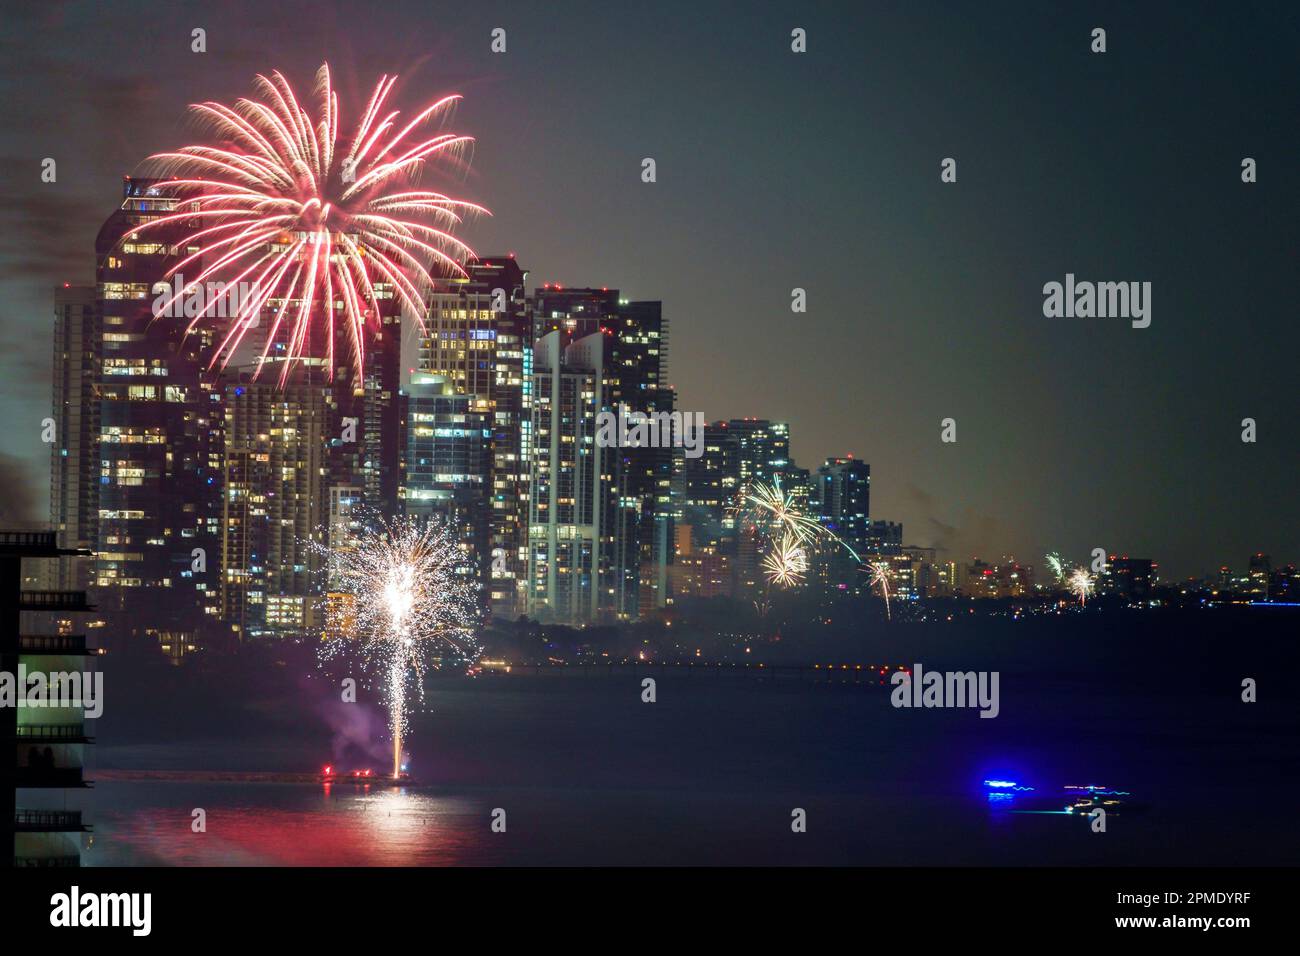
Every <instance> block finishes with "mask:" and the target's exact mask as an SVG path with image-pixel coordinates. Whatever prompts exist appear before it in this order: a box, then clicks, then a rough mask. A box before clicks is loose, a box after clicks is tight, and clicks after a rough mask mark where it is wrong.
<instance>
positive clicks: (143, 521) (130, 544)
mask: <svg viewBox="0 0 1300 956" xmlns="http://www.w3.org/2000/svg"><path fill="white" fill-rule="evenodd" d="M123 192H124V195H123V199H122V203H121V206H120V207H119V209H118V210H117V212H115V213H114V214H113V215H112V216H111V217H110V218H109V219H108V221H107V222H106V223H105V224H104V226H103V228H102V229H101V230H100V233H99V236H98V238H97V240H96V244H95V249H96V257H97V293H96V297H97V299H98V307H99V318H100V321H101V322H102V337H101V382H100V386H99V398H100V401H99V435H98V441H97V443H96V448H97V451H98V455H97V461H96V463H97V466H98V480H99V502H98V528H97V529H96V547H95V552H96V554H95V581H94V585H95V593H96V601H97V603H98V604H99V606H100V609H101V611H102V612H103V613H104V615H105V616H106V617H107V618H108V620H109V628H108V634H109V635H110V640H111V639H117V638H131V637H134V638H140V637H146V638H149V639H153V640H156V641H158V642H159V643H168V644H169V645H171V646H183V647H184V646H193V644H194V641H195V639H196V636H197V635H198V634H199V633H200V632H202V631H204V630H205V629H206V626H207V625H208V624H209V623H212V622H215V621H216V618H217V614H218V612H219V606H218V596H219V588H218V586H217V574H216V569H217V561H216V555H217V554H218V542H219V540H220V537H219V533H218V532H219V526H220V521H221V486H220V479H221V468H220V458H221V426H222V421H223V415H222V411H221V399H222V395H221V391H220V388H219V386H218V384H217V383H215V382H214V381H213V380H212V377H211V376H205V375H204V374H203V372H204V368H205V359H206V357H207V356H208V354H209V352H210V349H211V348H212V345H213V336H212V333H211V332H210V331H208V330H206V329H204V328H199V329H196V330H195V331H194V332H193V333H192V334H189V335H186V334H185V331H186V326H187V325H188V321H187V319H186V318H185V317H184V313H181V314H180V315H179V316H176V315H174V314H173V315H169V316H161V317H158V318H157V320H156V321H155V316H154V308H155V306H156V305H157V304H158V302H157V301H156V300H157V299H164V302H165V298H164V296H162V295H156V293H155V285H156V284H158V283H160V282H164V274H165V273H166V271H167V270H168V268H170V267H171V266H174V265H176V264H177V263H178V262H179V261H180V258H181V257H182V256H184V255H186V254H187V253H188V251H189V250H188V249H182V248H180V247H178V246H177V245H175V243H176V242H177V241H179V240H178V235H177V232H176V230H177V229H180V228H183V227H182V225H181V224H180V223H179V222H178V223H173V224H169V225H167V226H164V227H161V228H151V229H149V230H148V231H147V232H140V231H138V230H139V227H141V226H143V225H145V224H146V223H152V222H154V221H155V220H157V219H158V218H160V217H163V216H167V215H170V214H174V213H176V212H177V211H183V207H182V204H180V203H178V201H177V200H175V199H173V198H169V197H167V196H165V195H163V193H164V192H165V190H161V189H160V188H159V187H158V185H157V181H153V180H147V179H131V178H128V179H126V180H125V182H124V189H123ZM137 605H139V606H147V607H148V608H149V610H150V613H149V615H147V616H145V615H141V614H139V613H137V612H138V609H139V607H138V606H137Z"/></svg>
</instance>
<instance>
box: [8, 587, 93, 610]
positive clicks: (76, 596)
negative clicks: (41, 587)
mask: <svg viewBox="0 0 1300 956" xmlns="http://www.w3.org/2000/svg"><path fill="white" fill-rule="evenodd" d="M18 609H19V610H20V611H93V610H94V609H95V608H94V605H92V604H90V603H89V602H88V601H87V600H86V592H85V591H19V592H18Z"/></svg>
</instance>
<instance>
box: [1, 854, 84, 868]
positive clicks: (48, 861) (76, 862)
mask: <svg viewBox="0 0 1300 956" xmlns="http://www.w3.org/2000/svg"><path fill="white" fill-rule="evenodd" d="M14 866H15V867H47V866H59V867H66V866H74V867H75V866H81V856H80V855H79V854H74V855H73V856H16V857H14Z"/></svg>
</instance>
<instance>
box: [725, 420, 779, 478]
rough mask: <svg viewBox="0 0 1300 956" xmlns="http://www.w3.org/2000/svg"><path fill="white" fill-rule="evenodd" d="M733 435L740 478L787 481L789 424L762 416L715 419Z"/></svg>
mask: <svg viewBox="0 0 1300 956" xmlns="http://www.w3.org/2000/svg"><path fill="white" fill-rule="evenodd" d="M718 427H721V428H726V429H727V431H728V432H729V433H730V434H732V435H733V436H735V439H736V445H737V448H738V457H739V461H740V481H741V484H742V485H743V484H747V483H749V482H751V481H764V482H768V483H769V484H770V483H771V482H773V481H776V480H778V479H779V480H780V481H781V483H782V484H783V485H784V484H787V483H788V481H787V474H788V472H789V470H790V469H791V467H792V465H791V461H790V426H789V425H788V424H787V423H785V422H773V421H768V420H767V419H765V418H733V419H731V420H730V421H727V422H718Z"/></svg>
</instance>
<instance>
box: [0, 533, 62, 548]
mask: <svg viewBox="0 0 1300 956" xmlns="http://www.w3.org/2000/svg"><path fill="white" fill-rule="evenodd" d="M56 544H57V541H56V539H55V536H54V532H53V531H0V549H18V548H42V549H46V548H53V547H54V546H55V545H56Z"/></svg>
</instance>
